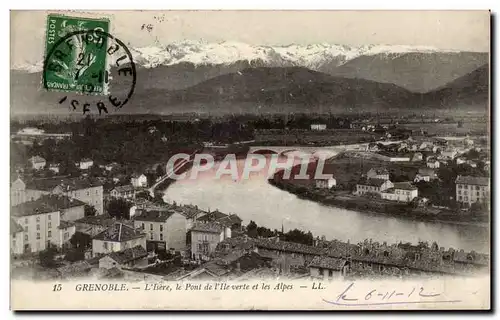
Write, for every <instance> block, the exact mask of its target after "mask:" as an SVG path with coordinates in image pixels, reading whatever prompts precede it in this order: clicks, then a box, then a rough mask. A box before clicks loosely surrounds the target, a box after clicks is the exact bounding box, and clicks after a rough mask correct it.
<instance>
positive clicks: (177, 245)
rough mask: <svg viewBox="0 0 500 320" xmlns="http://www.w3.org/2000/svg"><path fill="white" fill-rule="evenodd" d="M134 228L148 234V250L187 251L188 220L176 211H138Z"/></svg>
mask: <svg viewBox="0 0 500 320" xmlns="http://www.w3.org/2000/svg"><path fill="white" fill-rule="evenodd" d="M137 211H139V212H140V213H139V214H137V213H136V215H135V216H134V226H135V228H136V229H140V230H141V231H142V232H143V233H145V234H146V240H147V244H148V248H150V249H151V250H149V251H152V250H153V249H155V250H170V249H173V250H175V251H179V252H181V251H184V250H185V249H186V233H187V229H186V227H187V220H186V217H185V216H184V215H182V214H180V213H179V212H177V211H174V210H171V209H170V210H163V211H160V210H152V211H146V210H137Z"/></svg>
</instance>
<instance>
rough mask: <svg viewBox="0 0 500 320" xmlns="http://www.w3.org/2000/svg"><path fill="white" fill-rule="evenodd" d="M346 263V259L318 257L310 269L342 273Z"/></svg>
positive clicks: (310, 265) (312, 262)
mask: <svg viewBox="0 0 500 320" xmlns="http://www.w3.org/2000/svg"><path fill="white" fill-rule="evenodd" d="M345 263H346V260H345V259H340V258H333V257H327V256H317V257H314V259H313V260H312V261H311V263H310V264H309V267H316V268H323V269H330V270H337V271H341V270H342V268H343V267H344V265H345Z"/></svg>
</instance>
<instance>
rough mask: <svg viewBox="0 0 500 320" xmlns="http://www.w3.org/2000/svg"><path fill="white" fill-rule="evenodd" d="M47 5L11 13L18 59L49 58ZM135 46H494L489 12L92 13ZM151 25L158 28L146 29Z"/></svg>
mask: <svg viewBox="0 0 500 320" xmlns="http://www.w3.org/2000/svg"><path fill="white" fill-rule="evenodd" d="M47 13H48V12H46V11H11V24H10V25H11V65H17V64H34V63H37V62H39V61H42V60H43V54H44V47H45V44H44V37H45V27H46V26H45V24H46V19H45V17H46V15H47ZM59 13H62V14H65V15H68V16H75V17H77V16H83V17H88V16H94V17H107V18H109V19H110V21H111V22H110V26H111V33H112V34H113V35H114V36H116V37H118V38H119V39H120V40H122V41H123V42H124V43H126V44H127V45H128V46H131V47H145V46H154V45H155V44H158V43H159V44H168V43H171V42H175V41H181V40H204V41H207V42H220V41H237V42H245V43H248V44H255V45H289V44H293V43H294V44H314V43H332V44H344V45H351V46H360V45H367V44H389V45H391V44H395V45H415V46H431V47H436V48H441V49H453V50H463V51H480V52H489V44H490V13H489V12H488V11H277V10H276V11H99V12H98V11H93V12H89V11H87V12H81V11H71V12H59ZM143 25H145V26H147V25H150V26H151V27H152V28H151V31H147V30H146V28H144V29H142V28H141V27H142V26H143Z"/></svg>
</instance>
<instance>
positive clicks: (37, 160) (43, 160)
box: [30, 156, 45, 163]
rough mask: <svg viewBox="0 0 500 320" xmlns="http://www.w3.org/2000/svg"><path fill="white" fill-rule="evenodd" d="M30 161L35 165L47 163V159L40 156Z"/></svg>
mask: <svg viewBox="0 0 500 320" xmlns="http://www.w3.org/2000/svg"><path fill="white" fill-rule="evenodd" d="M30 161H31V162H33V163H42V162H45V159H44V158H42V157H40V156H34V157H31V158H30Z"/></svg>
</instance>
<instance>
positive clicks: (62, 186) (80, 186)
mask: <svg viewBox="0 0 500 320" xmlns="http://www.w3.org/2000/svg"><path fill="white" fill-rule="evenodd" d="M48 194H60V195H64V196H66V197H68V198H74V199H78V200H80V201H82V202H84V203H86V204H88V205H91V206H93V207H94V208H95V209H96V211H97V214H99V215H100V214H103V212H104V204H103V187H102V183H100V182H99V181H96V180H91V179H85V178H66V177H64V178H60V177H56V178H44V179H31V180H28V179H22V178H18V179H17V180H15V181H14V182H13V183H12V185H11V205H17V204H19V203H23V202H26V201H33V200H36V199H38V198H40V197H41V196H42V195H48Z"/></svg>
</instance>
